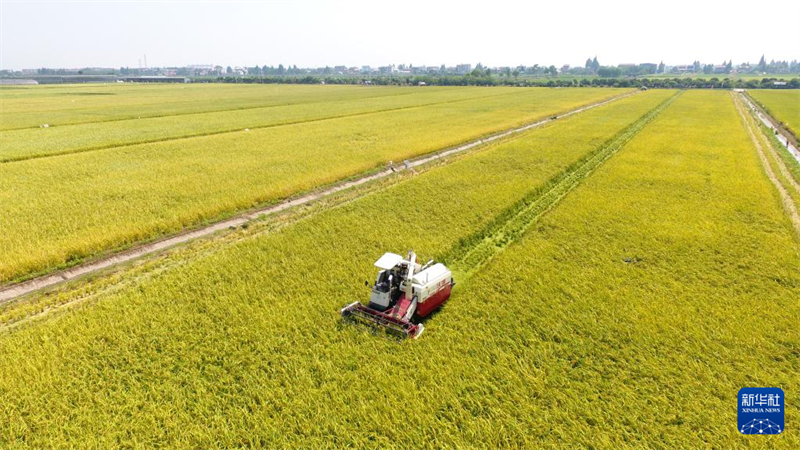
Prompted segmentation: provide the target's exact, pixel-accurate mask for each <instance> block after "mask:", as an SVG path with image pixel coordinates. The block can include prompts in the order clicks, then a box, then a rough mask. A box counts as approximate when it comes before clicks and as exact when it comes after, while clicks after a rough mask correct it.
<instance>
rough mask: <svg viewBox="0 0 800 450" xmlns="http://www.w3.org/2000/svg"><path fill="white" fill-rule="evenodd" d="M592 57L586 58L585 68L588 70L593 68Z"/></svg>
mask: <svg viewBox="0 0 800 450" xmlns="http://www.w3.org/2000/svg"><path fill="white" fill-rule="evenodd" d="M592 67H593V66H592V58H586V64H584V66H583V68H584V69H586V70H592Z"/></svg>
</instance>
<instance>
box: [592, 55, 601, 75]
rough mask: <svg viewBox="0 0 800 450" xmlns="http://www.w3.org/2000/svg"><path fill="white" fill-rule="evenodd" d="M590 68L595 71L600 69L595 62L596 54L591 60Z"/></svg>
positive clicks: (598, 64)
mask: <svg viewBox="0 0 800 450" xmlns="http://www.w3.org/2000/svg"><path fill="white" fill-rule="evenodd" d="M592 70H594V71H595V72H597V71H598V70H600V63H599V62H597V56H595V57H594V59H593V60H592Z"/></svg>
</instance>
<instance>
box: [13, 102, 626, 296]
mask: <svg viewBox="0 0 800 450" xmlns="http://www.w3.org/2000/svg"><path fill="white" fill-rule="evenodd" d="M636 93H638V91H632V92H627V93H624V94H622V95H618V96H614V97H612V98H609V99H606V100H603V101H600V102H596V103H592V104H589V105H585V106H581V107H579V108H576V109H573V110H571V111H568V112H565V113H562V114H560V115H554V116H553V117H551V118H547V119H541V120H538V121H536V122H533V123H529V124H527V125H523V126H521V127H517V128H513V129H510V130H506V131H503V132H500V133H495V134H493V135H490V136H487V137H483V138H480V139H477V140H473V141H470V142H467V143H464V144H461V145H459V146H457V147H453V148H449V149H444V150H441V151H438V152H433V153H429V154H427V155H422V156H420V157H417V158H415V159H413V160H409V161H408V164H405V165H402V166H398V167H391V168H387V169H383V170H380V171H378V172H375V173H372V174H367V175H363V176H361V177H358V178H354V179H351V180H348V181H342V182H338V183H336V184H333V185H332V186H329V187H327V188H321V189H320V190H318V191H316V192H310V193H307V194H304V195H301V196H298V197H296V198H289V199H286V200H284V201H282V202H280V203H278V204H275V205H272V206H268V207H263V208H260V209H256V210H251V211H246V212H243V213H240V214H239V215H236V216H234V217H231V218H228V219H224V220H221V221H218V222H214V223H211V224H208V225H205V226H201V227H199V228H196V229H192V230H185V231H182V232H179V233H177V234H173V235H171V236H165V237H163V238H161V239H158V240H155V241H152V242H147V243H142V244H139V245H137V246H135V247H133V248H129V249H126V250H122V251H118V252H116V253H112V254H110V255H107V256H103V257H99V258H96V259H94V260H84V261H83V262H82V263H78V264H76V265H75V266H73V267H70V268H67V269H62V270H59V271H56V272H53V273H49V274H46V275H42V276H39V277H35V278H31V279H28V280H25V281H21V282H18V283H13V284H9V285H6V286H2V287H0V304H2V303H6V302H8V301H11V300H14V299H17V298H19V297H22V296H24V295H27V294H30V293H32V292H36V291H39V290H42V289H44V288H47V287H51V286H55V285H58V284H61V283H64V282H66V281H70V280H74V279H76V278H79V277H82V276H85V275H88V274H91V273H94V272H98V271H100V270H104V269H107V268H110V267H112V266H116V265H119V264H122V263H125V262H128V261H132V260H134V259H138V258H141V257H144V256H147V255H151V254H155V253H158V252H161V251H163V250H166V249H168V248H171V247H174V246H177V245H179V244H183V243H186V242H190V241H193V240H196V239H200V238H203V237H208V236H211V235H213V234H215V233H217V232H220V231H223V230H226V229H229V228H236V227H239V226H242V225H244V224H245V223H248V222H250V221H253V220H256V219H259V218H261V217H263V216H268V215H272V214H275V213H278V212H282V211H285V210H288V209H291V208H294V207H297V206H300V205H305V204H308V203H312V202H315V201H317V200H320V199H323V198H326V197H329V196H331V195H333V194H336V193H338V192H341V191H344V190H346V189H349V188H353V187H356V186H361V185H363V184H366V183H369V182H372V181H375V180H379V179H382V178H386V177H389V176H391V175H392V174H394V173H398V172H402V171H404V170H411V169H413V168H415V167H418V166H421V165H424V164H427V163H430V162H433V161H436V160H439V159H443V158H446V157H448V156H451V155H455V154H458V153H463V152H465V151H467V150H472V149H475V148H477V147H481V146H483V145H486V144H489V143H492V142H495V141H498V140H500V139H503V138H507V137H510V136H514V135H518V134H520V133H523V132H525V131H528V130H530V129H533V128H537V127H541V126H543V125H545V124H548V123H551V122H553V121H554V120H557V119H558V118H564V117H569V116H572V115H575V114H579V113H581V112H584V111H588V110H590V109H594V108H597V107H600V106H604V105H606V104H609V103H612V102H614V101H617V100H620V99H623V98H627V97H630V96H632V95H635V94H636Z"/></svg>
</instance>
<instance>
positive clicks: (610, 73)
mask: <svg viewBox="0 0 800 450" xmlns="http://www.w3.org/2000/svg"><path fill="white" fill-rule="evenodd" d="M597 74H598V75H600V78H616V77H618V76H620V75H622V70H620V68H619V67H601V68H599V69H597Z"/></svg>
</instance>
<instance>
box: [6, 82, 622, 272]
mask: <svg viewBox="0 0 800 450" xmlns="http://www.w3.org/2000/svg"><path fill="white" fill-rule="evenodd" d="M623 92H625V90H601V89H541V88H532V89H519V90H517V91H515V93H514V94H513V95H499V96H493V97H486V98H479V99H474V100H468V101H459V102H452V103H442V104H435V105H430V106H425V107H419V108H410V109H403V110H398V111H388V112H382V113H372V114H363V115H359V116H355V117H344V118H337V119H330V120H323V121H317V122H310V123H299V124H294V125H286V126H275V127H270V128H261V129H253V130H249V131H247V130H242V131H238V132H232V133H225V134H221V135H211V136H201V137H195V138H186V139H176V140H170V141H165V142H155V143H150V144H140V145H133V146H125V147H117V148H108V149H103V150H96V151H92V152H84V153H76V154H68V155H60V156H57V157H46V158H37V159H30V160H25V161H17V162H8V163H3V164H0V175H1V176H0V228H2V229H3V233H2V234H1V235H0V253H2V254H3V259H2V260H1V261H0V280H6V281H8V280H13V279H18V278H20V277H25V276H30V275H31V274H34V273H41V272H44V271H48V270H52V269H54V268H59V267H64V266H65V265H69V264H71V263H75V262H77V261H80V260H81V259H83V258H85V257H87V256H92V255H96V254H99V253H102V252H107V251H109V250H111V249H116V248H121V247H125V246H129V245H132V244H134V243H136V242H140V241H142V240H149V239H154V238H157V237H160V236H163V235H164V234H167V233H172V232H176V231H180V230H182V229H184V228H186V227H192V226H195V225H198V224H201V223H203V222H206V221H209V220H213V219H215V218H220V217H224V216H229V215H231V214H234V213H236V212H238V211H241V210H244V209H247V208H252V207H254V206H257V205H262V204H266V203H271V202H276V201H278V200H280V199H282V198H286V197H288V196H291V195H294V194H297V193H299V192H303V191H308V190H311V189H314V188H317V187H319V186H322V185H325V184H330V183H333V182H336V181H338V180H341V179H344V178H347V177H351V176H354V175H357V174H359V173H364V172H366V171H370V170H374V169H375V168H376V167H384V166H385V164H386V163H387V162H388V161H389V160H394V161H402V160H403V159H406V158H410V157H414V156H417V155H421V154H425V153H429V152H432V151H436V150H439V149H442V148H446V147H449V146H453V145H456V144H459V143H462V142H465V141H468V140H472V139H475V138H478V137H480V136H483V135H486V134H490V133H493V132H497V131H500V130H504V129H507V128H510V127H514V126H517V125H521V124H524V123H528V122H531V121H534V120H536V119H539V118H542V117H545V116H549V115H552V114H553V113H555V112H560V111H565V110H570V109H574V108H576V107H578V106H581V105H584V104H588V103H594V102H597V101H599V100H602V99H605V98H608V97H611V96H614V95H618V94H620V93H623ZM110 123H111V124H113V123H115V122H110Z"/></svg>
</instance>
